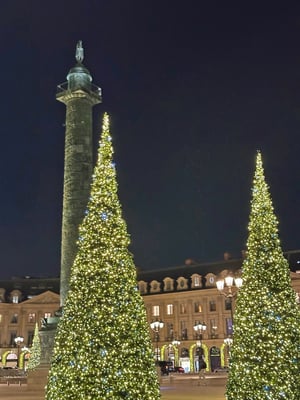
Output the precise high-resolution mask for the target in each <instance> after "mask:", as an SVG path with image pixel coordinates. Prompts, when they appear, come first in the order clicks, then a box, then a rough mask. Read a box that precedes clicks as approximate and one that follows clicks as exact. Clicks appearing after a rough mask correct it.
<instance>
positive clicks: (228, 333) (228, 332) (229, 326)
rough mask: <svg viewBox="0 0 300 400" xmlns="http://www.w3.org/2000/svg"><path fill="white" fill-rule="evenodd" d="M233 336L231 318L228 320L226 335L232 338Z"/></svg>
mask: <svg viewBox="0 0 300 400" xmlns="http://www.w3.org/2000/svg"><path fill="white" fill-rule="evenodd" d="M232 334H233V325H232V319H231V318H226V335H227V336H232Z"/></svg>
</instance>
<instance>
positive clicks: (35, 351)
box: [27, 323, 41, 371]
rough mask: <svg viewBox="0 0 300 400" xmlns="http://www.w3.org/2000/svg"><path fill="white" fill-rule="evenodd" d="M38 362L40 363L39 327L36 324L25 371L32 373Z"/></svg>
mask: <svg viewBox="0 0 300 400" xmlns="http://www.w3.org/2000/svg"><path fill="white" fill-rule="evenodd" d="M40 362H41V341H40V337H39V327H38V324H37V323H36V324H35V329H34V335H33V340H32V346H31V349H30V357H29V361H28V365H27V369H28V370H29V371H33V370H34V369H36V368H37V367H38V366H39V365H40Z"/></svg>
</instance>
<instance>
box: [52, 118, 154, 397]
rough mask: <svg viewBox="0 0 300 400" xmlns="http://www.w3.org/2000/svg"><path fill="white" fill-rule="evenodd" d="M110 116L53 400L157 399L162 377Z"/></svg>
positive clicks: (57, 349)
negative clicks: (121, 193)
mask: <svg viewBox="0 0 300 400" xmlns="http://www.w3.org/2000/svg"><path fill="white" fill-rule="evenodd" d="M112 156H113V147H112V142H111V136H110V132H109V118H108V115H107V114H105V116H104V121H103V132H102V137H101V140H100V146H99V151H98V163H97V165H96V167H95V171H94V176H93V183H92V187H91V197H90V200H89V203H88V207H87V211H86V216H85V218H84V220H83V223H82V225H81V227H80V229H79V241H78V253H77V256H76V259H75V261H74V265H73V268H72V271H71V278H70V290H69V292H68V295H67V298H66V302H65V306H64V309H63V315H62V318H61V320H60V322H59V325H58V329H57V334H56V338H55V346H54V352H53V359H52V362H51V367H50V372H49V377H48V385H47V389H46V399H47V400H64V399H65V400H72V399H74V400H75V399H76V400H89V399H90V400H107V399H110V400H119V399H128V400H146V399H147V400H157V399H159V398H160V390H159V384H158V377H157V373H156V368H155V361H154V354H153V349H152V344H151V340H150V332H149V328H148V324H147V319H146V311H145V307H144V303H143V299H142V297H141V295H140V293H139V291H138V289H137V277H136V269H135V266H134V263H133V258H132V255H131V253H130V252H129V251H128V245H129V242H130V239H129V235H128V233H127V228H126V223H125V221H124V220H123V218H122V213H121V205H120V202H119V199H118V194H117V180H116V170H115V164H114V163H113V161H112Z"/></svg>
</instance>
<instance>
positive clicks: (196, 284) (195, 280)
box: [191, 274, 202, 289]
mask: <svg viewBox="0 0 300 400" xmlns="http://www.w3.org/2000/svg"><path fill="white" fill-rule="evenodd" d="M191 278H192V289H198V288H201V287H202V277H201V275H199V274H193V275H192V276H191Z"/></svg>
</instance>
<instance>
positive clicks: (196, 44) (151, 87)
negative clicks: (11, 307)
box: [0, 0, 300, 278]
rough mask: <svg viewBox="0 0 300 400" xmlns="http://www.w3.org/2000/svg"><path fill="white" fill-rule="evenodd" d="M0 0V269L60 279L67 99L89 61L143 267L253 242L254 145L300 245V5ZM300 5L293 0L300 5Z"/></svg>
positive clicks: (286, 227)
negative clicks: (79, 57) (80, 49)
mask: <svg viewBox="0 0 300 400" xmlns="http://www.w3.org/2000/svg"><path fill="white" fill-rule="evenodd" d="M243 3H245V2H235V3H230V2H225V1H208V2H203V1H199V0H195V1H192V0H186V1H178V0H172V1H171V0H169V1H166V0H153V1H151V2H146V1H141V0H137V1H131V0H126V1H125V0H109V1H107V0H103V1H102V0H85V1H83V0H81V1H78V0H73V1H70V0H64V1H61V0H59V1H56V0H52V1H51V2H43V1H40V0H39V1H35V0H28V1H24V0H19V1H17V0H10V1H9V2H8V1H7V2H3V4H1V13H0V37H1V61H0V68H1V92H2V100H1V108H0V113H1V157H0V167H1V174H0V177H1V188H2V195H1V207H0V212H1V217H0V221H1V223H0V245H1V248H0V252H1V271H0V278H6V277H10V276H16V275H33V276H45V275H50V276H57V275H58V274H59V268H60V229H61V228H60V227H61V209H62V187H63V157H64V126H63V124H64V119H65V106H64V105H63V104H61V103H59V102H57V101H56V100H55V94H56V86H57V84H59V83H62V82H64V81H65V80H66V75H67V73H68V71H69V69H70V68H71V67H72V66H73V65H74V64H75V58H74V54H75V46H76V42H77V41H78V40H82V41H83V46H84V49H85V60H84V64H85V65H86V67H87V68H88V69H89V70H90V72H91V74H92V75H93V78H94V80H93V82H94V83H95V84H96V85H98V86H100V87H101V88H102V90H103V104H102V105H98V106H96V107H95V109H94V111H95V142H97V141H98V138H99V134H100V126H101V123H102V122H101V119H102V115H103V113H104V111H108V112H109V113H110V115H111V120H112V126H111V131H112V135H113V140H114V147H115V161H116V164H117V172H118V182H119V195H120V199H121V202H122V204H123V211H124V217H125V219H126V221H127V225H128V230H129V232H130V234H131V238H132V246H131V250H132V252H133V253H134V256H135V261H136V264H137V266H138V267H139V268H141V269H142V270H143V269H144V270H145V269H154V268H162V267H169V266H175V265H180V264H183V263H184V261H185V260H186V259H187V258H192V259H195V260H197V261H200V262H201V261H217V260H221V259H222V258H223V253H224V252H225V251H229V252H230V253H231V254H232V255H233V256H237V257H239V256H240V253H241V250H242V249H244V248H245V242H246V239H247V225H248V218H249V209H250V198H251V186H252V179H253V172H254V166H255V164H254V161H255V156H256V150H257V149H260V150H261V151H262V155H263V160H264V166H265V174H266V179H267V182H268V183H269V185H270V190H271V195H272V198H273V202H274V207H275V211H276V214H277V216H278V219H279V222H280V224H279V229H280V237H281V241H282V247H283V249H284V250H293V249H299V248H300V229H299V222H300V221H299V195H300V168H299V151H300V45H299V43H300V3H299V2H283V1H281V2H276V1H275V2H274V1H273V2H271V1H267V2H260V3H257V5H256V4H255V2H246V3H247V4H248V5H245V4H243ZM297 3H298V4H297Z"/></svg>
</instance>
